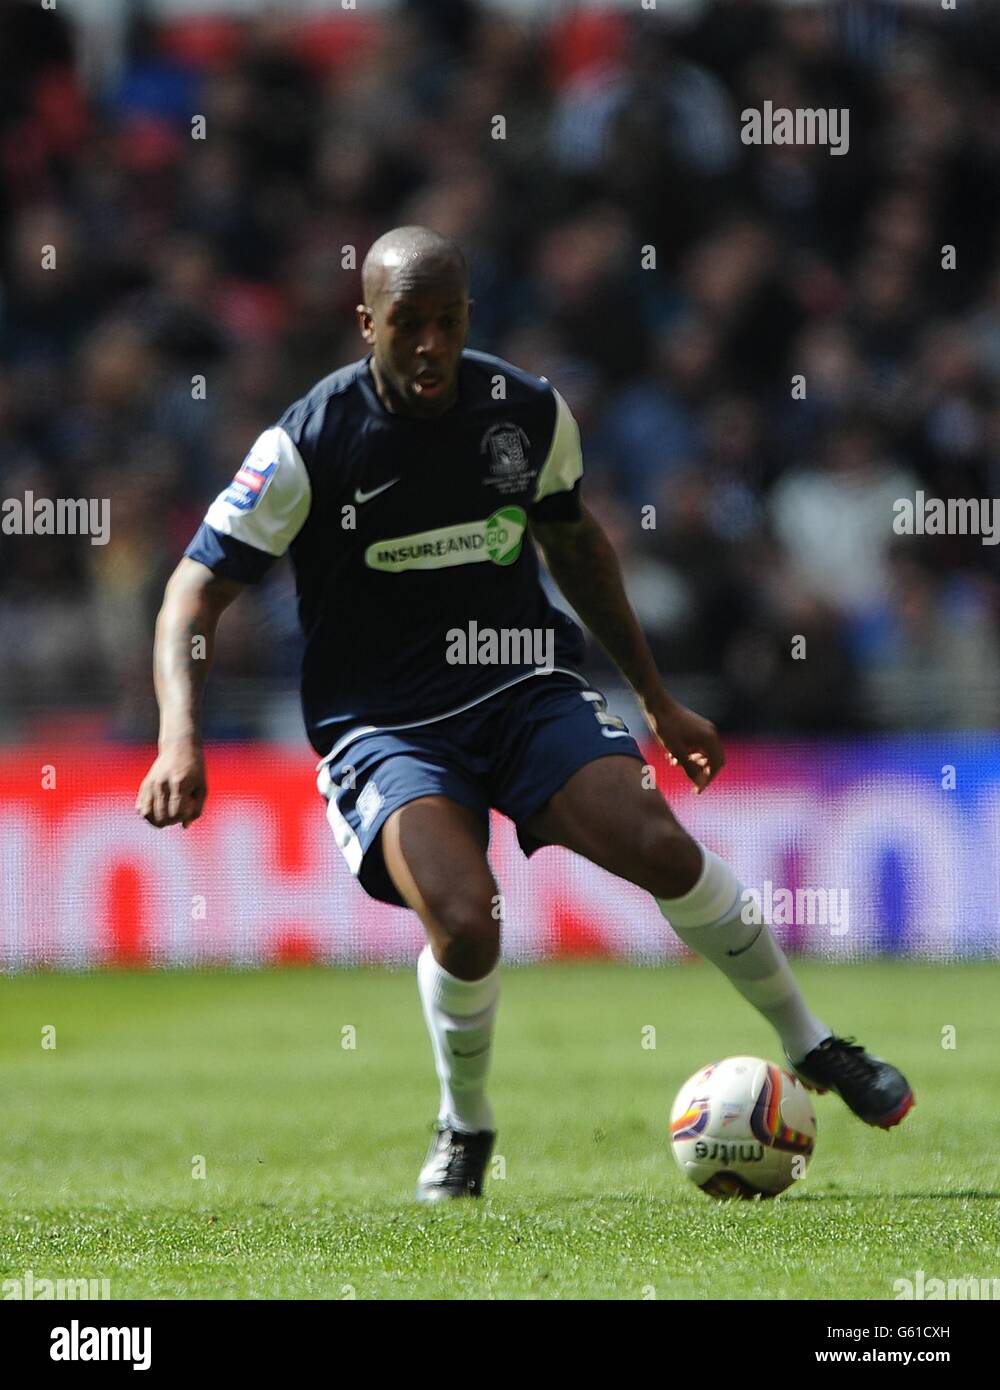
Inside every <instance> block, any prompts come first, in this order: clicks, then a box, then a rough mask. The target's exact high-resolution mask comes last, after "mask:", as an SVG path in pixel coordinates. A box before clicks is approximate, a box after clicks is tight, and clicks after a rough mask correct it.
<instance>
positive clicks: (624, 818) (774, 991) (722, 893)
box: [527, 757, 831, 1061]
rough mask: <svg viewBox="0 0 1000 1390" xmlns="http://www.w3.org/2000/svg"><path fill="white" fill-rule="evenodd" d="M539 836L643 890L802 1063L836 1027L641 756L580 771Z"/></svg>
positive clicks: (538, 825)
mask: <svg viewBox="0 0 1000 1390" xmlns="http://www.w3.org/2000/svg"><path fill="white" fill-rule="evenodd" d="M527 829H528V830H529V831H530V833H531V834H532V835H535V836H537V838H539V839H542V840H545V841H547V842H549V843H552V844H559V845H564V846H565V847H566V848H567V849H571V850H574V851H575V852H576V853H577V854H582V855H583V856H584V858H586V859H589V860H591V861H592V862H593V863H595V864H599V865H600V866H601V868H603V869H608V870H609V871H610V872H611V873H613V874H617V875H618V876H619V877H620V878H624V879H627V880H628V881H629V882H630V883H635V884H638V886H639V887H640V888H645V889H646V891H647V892H649V893H651V894H652V895H653V897H654V898H655V899H656V901H657V905H658V906H659V908H660V911H661V912H662V913H663V914H664V916H665V917H667V918H668V920H669V921H670V924H671V926H672V927H673V929H674V931H676V933H677V935H678V936H679V937H680V938H681V940H682V941H683V942H684V943H685V945H686V946H688V947H690V949H691V950H692V951H695V952H696V953H697V954H698V955H700V956H702V957H703V958H704V959H705V960H709V961H711V962H712V964H713V965H715V966H717V967H718V968H719V969H720V970H721V971H722V972H723V974H724V975H726V977H727V978H728V979H729V980H730V981H731V982H732V984H733V985H734V986H735V987H736V989H737V990H739V992H740V994H742V995H743V997H744V999H746V1000H747V1002H748V1003H750V1004H752V1005H753V1006H754V1008H755V1009H757V1010H758V1011H759V1012H760V1013H762V1014H763V1015H764V1017H765V1018H766V1019H767V1020H768V1022H769V1023H770V1024H771V1025H772V1026H773V1027H774V1028H775V1029H776V1031H777V1033H778V1035H779V1037H780V1038H781V1041H782V1044H783V1046H784V1047H785V1050H786V1051H787V1052H788V1054H789V1056H790V1057H792V1058H794V1059H795V1060H796V1061H798V1060H799V1059H800V1058H803V1057H805V1056H806V1055H807V1053H809V1052H810V1051H811V1050H812V1049H813V1048H814V1047H815V1046H816V1045H817V1043H819V1042H821V1041H822V1040H823V1038H826V1037H829V1036H830V1032H831V1030H830V1029H829V1028H828V1027H826V1025H825V1024H824V1023H822V1022H821V1021H820V1020H819V1019H818V1018H816V1016H815V1015H814V1014H812V1013H811V1012H810V1010H809V1009H808V1008H807V1007H806V1004H805V1001H804V1000H803V998H802V995H801V993H800V992H799V989H798V986H797V984H796V982H795V979H794V977H793V975H792V972H791V970H790V969H789V966H788V962H787V961H786V959H785V957H784V954H783V952H782V951H781V949H780V947H779V946H778V945H777V943H776V942H775V940H774V938H773V937H772V935H771V932H770V929H769V928H768V927H767V926H762V925H760V924H748V923H746V922H744V920H743V917H742V916H741V911H742V907H743V899H742V888H741V885H740V883H739V880H738V879H737V878H736V875H735V874H734V873H733V871H732V869H730V868H729V866H728V865H727V864H726V863H725V862H724V860H722V859H720V858H719V857H718V855H716V854H713V853H712V852H711V850H707V849H705V848H704V847H703V846H702V845H700V844H699V843H698V841H697V840H695V839H693V838H692V837H691V836H690V835H689V834H688V832H687V831H686V830H685V829H684V827H683V826H682V825H681V824H680V822H679V821H678V820H677V818H676V816H675V815H674V814H673V812H672V811H671V809H670V807H669V806H668V805H667V803H666V802H665V801H664V799H663V797H662V795H661V794H660V793H659V792H658V791H657V790H656V789H655V788H654V787H647V786H644V785H643V777H642V764H641V763H640V762H639V760H638V759H637V758H634V757H604V758H598V759H597V760H596V761H594V762H589V763H587V764H585V766H583V767H581V768H580V769H579V770H578V771H577V772H575V773H574V774H573V776H572V777H570V778H569V780H568V781H567V782H566V784H565V786H563V787H562V788H560V790H559V791H557V792H556V793H555V795H554V796H553V797H551V798H550V800H549V801H548V803H547V804H546V805H545V806H544V807H543V808H542V810H541V811H539V812H538V813H537V814H536V815H535V816H534V817H533V818H532V819H531V820H529V821H528V823H527Z"/></svg>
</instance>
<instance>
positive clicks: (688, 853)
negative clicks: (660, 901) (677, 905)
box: [641, 813, 702, 898]
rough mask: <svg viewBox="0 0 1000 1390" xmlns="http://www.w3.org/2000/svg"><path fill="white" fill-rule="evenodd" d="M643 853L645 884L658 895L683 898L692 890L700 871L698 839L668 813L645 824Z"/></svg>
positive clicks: (642, 837) (700, 857)
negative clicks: (693, 837)
mask: <svg viewBox="0 0 1000 1390" xmlns="http://www.w3.org/2000/svg"><path fill="white" fill-rule="evenodd" d="M641 854H642V860H643V867H644V873H645V875H646V880H647V881H646V882H645V883H644V885H643V886H644V887H645V888H646V889H647V890H648V891H649V892H650V893H652V894H653V896H654V897H657V898H680V897H682V896H683V895H684V894H685V893H687V892H689V891H690V890H691V889H692V888H693V887H694V885H695V884H696V883H697V881H698V876H699V874H700V873H701V865H702V854H701V849H700V847H699V845H698V842H697V841H696V840H694V839H692V837H691V836H690V835H689V834H688V832H687V831H686V830H685V829H684V827H683V826H682V825H681V824H680V823H679V822H678V821H676V820H675V819H674V818H673V816H672V815H670V814H669V813H668V814H667V815H666V816H663V817H657V818H656V820H655V821H654V822H652V823H651V824H649V825H647V826H646V827H644V829H643V832H642V836H641Z"/></svg>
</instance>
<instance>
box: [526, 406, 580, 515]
mask: <svg viewBox="0 0 1000 1390" xmlns="http://www.w3.org/2000/svg"><path fill="white" fill-rule="evenodd" d="M552 394H553V396H554V397H555V402H556V417H555V425H554V427H553V430H552V442H551V444H550V445H549V452H548V454H547V456H546V459H545V462H544V463H543V464H542V467H541V469H540V471H539V474H538V480H537V482H536V484H535V495H534V497H533V499H532V503H531V507H530V509H529V510H530V515H531V519H532V520H533V521H541V522H546V521H577V520H579V517H580V480H581V478H582V477H583V454H582V452H581V449H580V429H579V426H578V425H577V423H576V421H575V420H574V419H573V416H572V414H571V412H570V408H569V406H568V405H567V404H566V402H565V401H564V400H563V398H562V396H560V394H559V392H558V391H557V390H556V389H555V387H553V388H552Z"/></svg>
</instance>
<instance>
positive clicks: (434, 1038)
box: [417, 946, 500, 1134]
mask: <svg viewBox="0 0 1000 1390" xmlns="http://www.w3.org/2000/svg"><path fill="white" fill-rule="evenodd" d="M417 985H418V987H419V989H420V999H421V1002H422V1004H423V1006H424V1018H425V1019H426V1020H427V1028H428V1031H429V1032H430V1035H431V1044H432V1046H433V1048H434V1065H435V1068H436V1070H437V1075H438V1080H439V1081H440V1083H441V1106H440V1109H439V1111H438V1121H439V1123H441V1124H443V1125H448V1126H449V1127H450V1128H452V1129H457V1130H462V1131H464V1132H465V1133H467V1134H475V1133H476V1132H477V1131H478V1130H481V1129H492V1128H493V1110H492V1108H491V1106H490V1103H489V1101H488V1100H487V1099H486V1074H487V1072H488V1071H489V1069H490V1053H491V1050H492V1046H493V1024H494V1020H495V1018H496V1011H497V1004H498V1003H499V999H500V962H499V961H497V963H496V965H495V966H494V967H493V969H492V970H491V971H490V973H489V974H488V975H484V976H483V978H482V979H481V980H459V979H458V978H457V977H456V976H454V975H449V973H448V971H447V970H443V969H442V968H441V966H440V965H438V963H437V961H436V960H435V959H434V956H433V954H432V952H431V948H430V946H425V947H424V949H423V950H422V951H421V953H420V958H419V959H418V961H417Z"/></svg>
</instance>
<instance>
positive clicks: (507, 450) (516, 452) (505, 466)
mask: <svg viewBox="0 0 1000 1390" xmlns="http://www.w3.org/2000/svg"><path fill="white" fill-rule="evenodd" d="M530 448H531V441H530V440H529V438H528V436H527V434H526V433H525V432H524V430H523V429H522V428H521V426H520V425H515V424H514V423H513V421H511V420H501V421H500V422H499V424H496V425H491V426H490V427H489V429H488V430H487V431H486V433H485V434H484V435H483V438H482V443H481V444H480V445H479V452H480V453H481V454H485V453H486V452H487V450H488V451H489V456H490V475H491V476H490V477H489V478H487V479H485V481H486V483H487V484H488V485H489V486H490V487H495V488H496V489H497V491H498V492H503V493H511V492H522V491H523V490H524V489H525V488H526V487H527V485H528V481H529V479H531V478H533V477H534V476H535V474H536V472H537V471H538V470H537V469H535V468H531V467H529V465H528V450H529V449H530Z"/></svg>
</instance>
